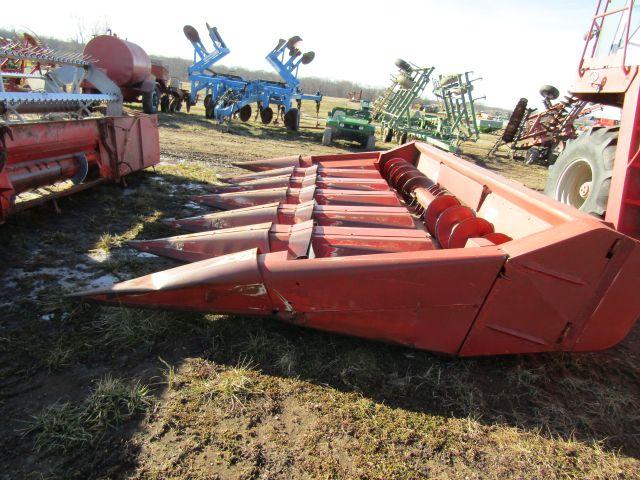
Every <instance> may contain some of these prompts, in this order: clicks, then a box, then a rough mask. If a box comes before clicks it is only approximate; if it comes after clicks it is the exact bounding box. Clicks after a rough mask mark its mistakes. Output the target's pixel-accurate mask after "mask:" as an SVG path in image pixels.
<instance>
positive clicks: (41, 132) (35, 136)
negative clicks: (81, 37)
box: [0, 37, 160, 223]
mask: <svg viewBox="0 0 640 480" xmlns="http://www.w3.org/2000/svg"><path fill="white" fill-rule="evenodd" d="M94 62H95V59H93V58H92V57H89V56H87V55H85V54H81V53H65V52H57V51H54V50H51V49H50V48H48V47H46V46H45V45H42V43H40V42H34V41H33V39H31V38H26V37H24V38H19V39H16V40H7V39H2V40H0V66H1V69H0V223H1V222H3V221H4V220H5V219H6V218H7V217H8V216H9V215H10V214H12V213H15V212H17V211H20V210H23V209H25V208H27V207H30V206H33V205H36V204H40V203H43V202H46V201H50V200H53V201H54V204H55V199H57V198H58V197H61V196H66V195H69V194H71V193H74V192H77V191H80V190H84V189H86V188H89V187H91V186H93V185H96V184H98V183H102V182H106V181H112V182H117V181H123V177H124V176H125V175H127V174H129V173H131V172H133V171H136V170H140V169H142V168H145V167H148V166H151V165H154V164H156V163H158V161H159V158H160V151H159V140H158V127H157V119H156V117H155V116H147V115H135V116H125V115H123V111H122V101H123V93H122V90H121V89H120V87H119V85H117V84H116V83H115V82H114V81H112V80H111V79H110V78H109V76H108V75H107V74H106V73H105V72H104V71H103V70H102V69H101V68H98V67H96V66H95V63H94ZM102 114H103V115H102Z"/></svg>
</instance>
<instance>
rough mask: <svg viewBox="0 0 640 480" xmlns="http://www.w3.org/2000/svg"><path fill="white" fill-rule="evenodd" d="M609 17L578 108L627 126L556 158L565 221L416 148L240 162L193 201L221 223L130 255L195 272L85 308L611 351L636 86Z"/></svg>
mask: <svg viewBox="0 0 640 480" xmlns="http://www.w3.org/2000/svg"><path fill="white" fill-rule="evenodd" d="M612 5H613V2H609V1H604V0H603V1H601V2H599V4H598V10H597V12H596V15H595V16H594V18H593V21H592V25H591V28H590V29H589V32H590V34H589V36H588V38H587V44H586V46H585V49H584V52H583V55H582V58H581V61H580V67H579V72H578V73H579V76H578V80H577V82H576V85H575V86H574V87H573V89H572V92H571V93H572V95H574V96H575V97H576V98H578V99H579V100H580V101H587V102H594V103H603V104H606V105H610V106H618V107H621V108H622V121H621V123H620V126H619V127H615V128H601V129H593V130H591V131H589V132H587V133H586V134H583V135H581V136H580V137H579V138H578V139H576V140H574V141H570V142H569V143H568V145H567V147H566V148H565V149H564V151H563V152H562V154H561V155H560V156H559V157H558V160H557V162H556V164H555V165H554V167H553V169H552V170H551V175H550V178H549V183H548V185H547V191H548V192H550V193H551V194H552V195H553V196H554V197H555V198H557V199H558V200H560V201H561V202H563V203H567V204H568V205H565V204H563V203H560V202H558V201H556V200H554V199H552V198H549V197H547V196H544V195H542V194H540V193H538V192H535V191H532V190H529V189H527V188H525V187H524V186H522V185H521V184H520V183H517V182H513V181H510V180H507V179H505V178H503V177H500V176H499V175H497V174H494V173H491V172H489V171H487V170H485V169H483V168H481V167H479V166H477V165H475V164H472V163H469V162H467V161H465V160H462V159H461V158H458V157H456V156H455V155H452V154H451V153H449V152H446V151H443V150H440V149H437V148H434V147H433V146H431V145H428V144H427V143H415V142H412V143H409V144H406V145H404V146H401V147H398V148H396V149H394V150H390V151H388V152H367V153H358V154H346V155H324V156H293V157H284V158H277V159H272V160H259V161H250V162H244V163H242V164H240V165H239V166H241V167H243V168H245V169H247V170H251V171H253V173H249V174H247V175H244V176H241V177H235V178H233V179H228V180H227V182H228V183H229V185H228V186H226V187H220V186H216V187H213V191H212V193H211V194H209V195H204V196H200V197H196V198H195V199H196V200H198V201H200V202H202V203H205V204H207V205H213V206H215V207H217V208H221V209H226V211H223V212H214V213H210V214H208V215H202V216H199V217H193V218H186V219H180V220H173V221H172V222H169V223H170V224H172V225H175V226H176V227H180V228H183V229H186V230H190V231H192V232H195V233H192V234H187V235H180V236H177V237H170V238H165V239H159V240H148V241H140V242H136V243H135V244H134V246H135V247H136V248H139V249H141V250H144V251H148V252H153V253H156V254H159V255H164V256H167V257H170V258H175V259H176V260H179V261H182V262H189V263H187V264H186V265H182V266H179V267H176V268H173V269H170V270H166V271H162V272H158V273H154V274H151V275H147V276H144V277H140V278H137V279H133V280H129V281H126V282H122V283H119V284H116V285H113V286H111V287H108V288H103V289H98V290H94V291H90V292H84V293H81V294H79V295H81V296H83V297H84V298H86V299H88V300H92V301H97V302H103V303H108V304H112V305H128V306H133V307H153V308H167V309H179V310H193V311H203V312H216V313H226V314H240V315H257V316H265V317H275V318H279V319H281V320H282V321H285V322H290V323H293V324H296V325H301V326H306V327H311V328H317V329H321V330H327V331H331V332H338V333H343V334H348V335H354V336H359V337H364V338H369V339H375V340H383V341H387V342H393V343H397V344H402V345H407V346H412V347H416V348H421V349H427V350H433V351H437V352H443V353H447V354H452V355H460V356H475V355H495V354H514V353H532V352H553V351H570V352H581V351H592V350H601V349H605V348H608V347H611V346H613V345H615V344H616V343H618V342H619V341H620V340H622V339H623V338H624V337H625V336H626V335H627V333H628V332H629V331H630V329H631V328H632V327H633V325H634V324H635V322H636V320H637V318H638V316H639V314H640V296H639V295H638V294H637V290H638V279H639V278H640V242H638V239H640V215H639V212H640V168H639V167H640V156H639V153H638V152H639V151H640V137H639V136H638V125H639V121H638V118H639V112H640V102H639V97H640V95H639V92H640V76H639V75H638V66H637V65H636V66H634V65H633V64H632V65H631V66H629V62H628V60H627V59H628V58H632V57H631V52H628V50H630V49H631V48H638V47H636V46H635V45H638V42H637V41H635V42H634V41H633V36H634V35H636V34H637V33H638V29H637V28H635V27H633V25H632V23H631V11H632V9H633V6H634V2H633V1H629V2H627V3H626V6H624V7H621V8H620V6H619V5H617V4H616V6H615V7H614V6H612ZM634 18H635V16H634ZM631 32H633V34H632V33H631ZM601 39H604V40H609V41H611V43H609V44H606V43H605V44H603V45H601V44H600V42H601ZM599 52H602V55H600V56H599ZM628 53H629V56H628ZM633 53H637V52H633ZM636 58H637V57H636ZM609 187H610V188H609ZM574 206H575V207H578V208H580V209H582V210H585V211H580V210H578V209H576V208H574ZM605 210H606V211H605ZM586 212H589V213H593V214H595V215H598V216H597V217H596V216H591V215H589V214H587V213H586ZM602 215H604V220H603V219H601V216H602Z"/></svg>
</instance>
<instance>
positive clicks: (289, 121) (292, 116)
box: [284, 108, 300, 132]
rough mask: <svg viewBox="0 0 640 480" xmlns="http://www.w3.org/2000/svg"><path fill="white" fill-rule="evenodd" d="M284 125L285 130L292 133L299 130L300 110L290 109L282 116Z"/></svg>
mask: <svg viewBox="0 0 640 480" xmlns="http://www.w3.org/2000/svg"><path fill="white" fill-rule="evenodd" d="M284 124H285V126H286V127H287V130H291V131H292V132H297V131H298V130H300V110H298V109H297V108H290V109H289V111H288V112H287V113H285V114H284Z"/></svg>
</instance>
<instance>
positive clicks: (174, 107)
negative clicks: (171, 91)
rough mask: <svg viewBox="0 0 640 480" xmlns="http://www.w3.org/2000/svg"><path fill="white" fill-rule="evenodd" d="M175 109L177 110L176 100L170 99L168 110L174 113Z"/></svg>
mask: <svg viewBox="0 0 640 480" xmlns="http://www.w3.org/2000/svg"><path fill="white" fill-rule="evenodd" d="M177 111H178V100H177V99H175V98H174V99H173V100H171V103H170V104H169V112H170V113H175V112H177Z"/></svg>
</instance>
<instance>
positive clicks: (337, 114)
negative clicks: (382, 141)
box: [322, 100, 376, 150]
mask: <svg viewBox="0 0 640 480" xmlns="http://www.w3.org/2000/svg"><path fill="white" fill-rule="evenodd" d="M338 139H344V140H351V141H354V142H358V143H360V145H362V147H363V148H365V149H367V150H373V149H374V148H375V147H376V127H375V126H374V125H372V124H371V104H370V103H369V102H368V101H367V100H362V101H361V102H360V109H359V110H358V109H355V108H345V107H334V108H333V110H331V111H330V112H329V114H328V116H327V121H326V127H325V129H324V133H323V134H322V144H323V145H331V142H332V141H333V140H338Z"/></svg>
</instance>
